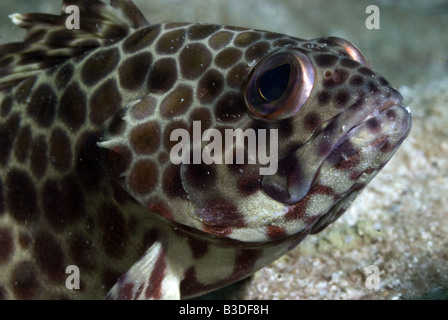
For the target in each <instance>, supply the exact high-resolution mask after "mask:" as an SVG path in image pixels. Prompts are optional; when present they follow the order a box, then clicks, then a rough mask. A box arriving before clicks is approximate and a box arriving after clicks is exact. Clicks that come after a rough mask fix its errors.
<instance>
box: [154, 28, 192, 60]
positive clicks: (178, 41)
mask: <svg viewBox="0 0 448 320" xmlns="http://www.w3.org/2000/svg"><path fill="white" fill-rule="evenodd" d="M184 42H185V29H178V30H173V31H169V32H166V33H164V34H163V35H162V36H161V37H160V38H159V40H157V44H156V51H157V53H158V54H175V53H176V52H177V51H179V50H180V48H181V47H182V46H183V44H184Z"/></svg>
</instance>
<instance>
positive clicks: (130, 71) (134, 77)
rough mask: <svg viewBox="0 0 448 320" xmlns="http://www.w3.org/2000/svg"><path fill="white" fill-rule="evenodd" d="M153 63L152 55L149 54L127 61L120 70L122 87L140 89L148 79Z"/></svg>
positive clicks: (144, 53)
mask: <svg viewBox="0 0 448 320" xmlns="http://www.w3.org/2000/svg"><path fill="white" fill-rule="evenodd" d="M151 63H152V55H151V53H149V52H143V53H139V54H137V55H135V56H133V57H130V58H128V59H126V60H125V61H124V62H123V63H122V64H120V67H119V68H118V74H119V76H120V85H121V87H123V88H124V89H129V90H137V89H139V88H140V87H141V85H142V84H143V82H144V81H145V79H146V75H147V74H148V72H149V68H150V66H151Z"/></svg>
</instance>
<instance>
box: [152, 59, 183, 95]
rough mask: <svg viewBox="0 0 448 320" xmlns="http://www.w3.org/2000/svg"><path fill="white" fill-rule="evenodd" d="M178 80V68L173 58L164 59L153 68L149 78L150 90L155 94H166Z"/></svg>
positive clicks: (158, 61)
mask: <svg viewBox="0 0 448 320" xmlns="http://www.w3.org/2000/svg"><path fill="white" fill-rule="evenodd" d="M176 80H177V66H176V61H175V60H174V59H173V58H163V59H159V60H157V61H156V63H155V64H154V65H153V66H152V68H151V70H150V73H149V77H148V89H149V91H150V92H153V93H159V94H162V93H165V92H167V91H168V90H170V89H171V88H172V87H173V86H174V83H175V82H176Z"/></svg>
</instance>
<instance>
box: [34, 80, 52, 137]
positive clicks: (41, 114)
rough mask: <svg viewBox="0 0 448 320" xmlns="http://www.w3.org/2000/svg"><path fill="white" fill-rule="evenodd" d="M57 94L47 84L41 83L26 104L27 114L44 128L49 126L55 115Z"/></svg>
mask: <svg viewBox="0 0 448 320" xmlns="http://www.w3.org/2000/svg"><path fill="white" fill-rule="evenodd" d="M56 104H57V96H56V93H55V92H54V90H53V89H52V88H51V86H50V85H48V84H41V85H39V87H37V89H36V90H34V92H33V94H32V95H31V100H30V103H29V104H28V109H27V111H28V115H29V116H30V117H31V118H32V119H34V120H35V121H36V123H37V124H38V125H39V126H41V127H44V128H47V127H49V126H50V125H51V124H52V123H53V120H54V118H55V115H56Z"/></svg>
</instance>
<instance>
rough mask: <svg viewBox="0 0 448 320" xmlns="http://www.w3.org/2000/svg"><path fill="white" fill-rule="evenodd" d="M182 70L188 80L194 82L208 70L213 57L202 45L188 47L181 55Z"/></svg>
mask: <svg viewBox="0 0 448 320" xmlns="http://www.w3.org/2000/svg"><path fill="white" fill-rule="evenodd" d="M179 58H180V70H181V72H182V75H183V76H184V77H185V78H186V79H190V80H194V79H197V78H198V77H199V76H201V75H202V74H203V73H204V72H205V70H207V69H208V67H209V66H210V64H211V62H212V55H211V53H210V51H209V50H208V48H207V47H206V46H204V45H203V44H201V43H193V44H190V45H188V46H186V47H185V48H184V49H183V50H182V51H181V53H180V57H179Z"/></svg>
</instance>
